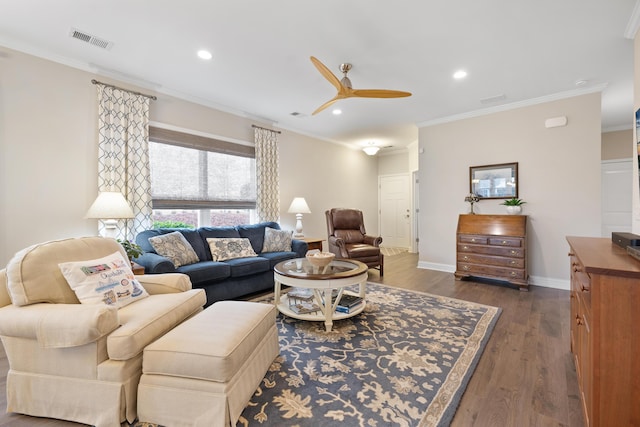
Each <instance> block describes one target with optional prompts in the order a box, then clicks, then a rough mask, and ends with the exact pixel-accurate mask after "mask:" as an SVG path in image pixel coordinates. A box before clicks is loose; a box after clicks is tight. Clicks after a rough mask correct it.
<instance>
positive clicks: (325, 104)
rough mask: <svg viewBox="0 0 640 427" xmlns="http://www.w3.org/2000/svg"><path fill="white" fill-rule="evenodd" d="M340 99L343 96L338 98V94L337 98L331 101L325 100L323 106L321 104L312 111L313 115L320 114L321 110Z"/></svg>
mask: <svg viewBox="0 0 640 427" xmlns="http://www.w3.org/2000/svg"><path fill="white" fill-rule="evenodd" d="M339 99H342V98H338V97H337V96H336V97H335V98H333V99H332V100H330V101H327V102H325V103H324V104H322V105H321V106H319V107H318V108H317V109H316V111H314V112H313V113H311V115H312V116H315V115H316V114H318V113H319V112H320V111H322V110H324V109H325V108H327V107H330V106H331V105H333V104H335V102H336V101H337V100H339Z"/></svg>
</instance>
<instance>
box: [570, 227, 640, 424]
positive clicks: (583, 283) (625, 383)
mask: <svg viewBox="0 0 640 427" xmlns="http://www.w3.org/2000/svg"><path fill="white" fill-rule="evenodd" d="M567 241H568V242H569V246H570V251H569V257H570V265H571V334H570V337H571V351H572V353H573V356H574V362H575V365H576V374H577V377H578V385H579V387H580V398H581V401H582V409H583V414H584V418H585V425H587V426H592V427H593V426H635V425H640V387H639V386H638V382H639V381H640V380H639V379H640V332H639V330H638V325H640V309H639V308H638V307H640V261H637V260H635V259H634V258H632V257H631V256H629V255H627V252H626V250H625V249H623V248H621V247H619V246H617V245H615V244H613V243H612V242H611V239H607V238H591V237H567Z"/></svg>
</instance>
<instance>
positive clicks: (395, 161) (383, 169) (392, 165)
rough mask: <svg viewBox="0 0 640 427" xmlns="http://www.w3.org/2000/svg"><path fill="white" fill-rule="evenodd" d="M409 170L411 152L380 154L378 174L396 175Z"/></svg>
mask: <svg viewBox="0 0 640 427" xmlns="http://www.w3.org/2000/svg"><path fill="white" fill-rule="evenodd" d="M407 172H409V152H408V151H402V152H400V153H393V154H385V155H381V156H378V175H396V174H400V173H407Z"/></svg>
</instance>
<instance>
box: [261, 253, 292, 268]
mask: <svg viewBox="0 0 640 427" xmlns="http://www.w3.org/2000/svg"><path fill="white" fill-rule="evenodd" d="M260 258H266V259H268V260H269V265H270V268H271V269H273V267H275V266H276V264H277V263H279V262H280V261H286V260H288V259H293V258H298V254H297V253H295V252H266V253H264V252H263V253H261V254H260Z"/></svg>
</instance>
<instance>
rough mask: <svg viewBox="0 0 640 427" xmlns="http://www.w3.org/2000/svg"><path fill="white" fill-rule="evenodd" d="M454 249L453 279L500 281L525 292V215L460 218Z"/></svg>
mask: <svg viewBox="0 0 640 427" xmlns="http://www.w3.org/2000/svg"><path fill="white" fill-rule="evenodd" d="M456 247H457V255H456V258H457V260H456V272H455V277H456V279H462V278H465V277H482V278H487V279H495V280H502V281H506V282H509V283H511V284H514V285H516V286H519V287H520V290H528V287H529V282H528V279H529V273H528V270H527V217H526V216H525V215H460V217H459V218H458V230H457V234H456Z"/></svg>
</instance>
